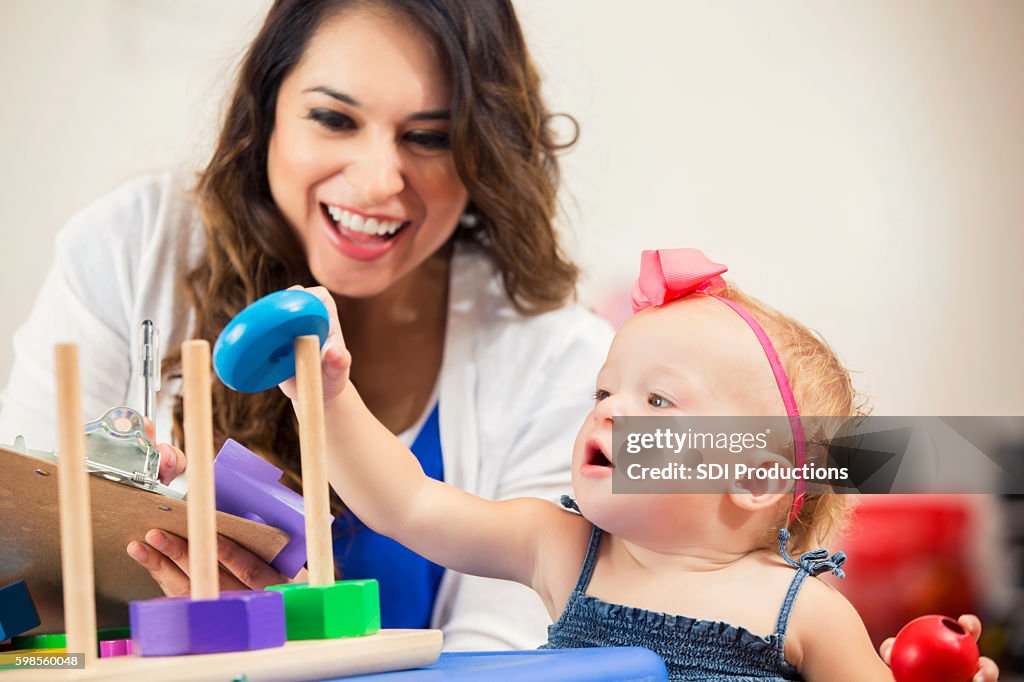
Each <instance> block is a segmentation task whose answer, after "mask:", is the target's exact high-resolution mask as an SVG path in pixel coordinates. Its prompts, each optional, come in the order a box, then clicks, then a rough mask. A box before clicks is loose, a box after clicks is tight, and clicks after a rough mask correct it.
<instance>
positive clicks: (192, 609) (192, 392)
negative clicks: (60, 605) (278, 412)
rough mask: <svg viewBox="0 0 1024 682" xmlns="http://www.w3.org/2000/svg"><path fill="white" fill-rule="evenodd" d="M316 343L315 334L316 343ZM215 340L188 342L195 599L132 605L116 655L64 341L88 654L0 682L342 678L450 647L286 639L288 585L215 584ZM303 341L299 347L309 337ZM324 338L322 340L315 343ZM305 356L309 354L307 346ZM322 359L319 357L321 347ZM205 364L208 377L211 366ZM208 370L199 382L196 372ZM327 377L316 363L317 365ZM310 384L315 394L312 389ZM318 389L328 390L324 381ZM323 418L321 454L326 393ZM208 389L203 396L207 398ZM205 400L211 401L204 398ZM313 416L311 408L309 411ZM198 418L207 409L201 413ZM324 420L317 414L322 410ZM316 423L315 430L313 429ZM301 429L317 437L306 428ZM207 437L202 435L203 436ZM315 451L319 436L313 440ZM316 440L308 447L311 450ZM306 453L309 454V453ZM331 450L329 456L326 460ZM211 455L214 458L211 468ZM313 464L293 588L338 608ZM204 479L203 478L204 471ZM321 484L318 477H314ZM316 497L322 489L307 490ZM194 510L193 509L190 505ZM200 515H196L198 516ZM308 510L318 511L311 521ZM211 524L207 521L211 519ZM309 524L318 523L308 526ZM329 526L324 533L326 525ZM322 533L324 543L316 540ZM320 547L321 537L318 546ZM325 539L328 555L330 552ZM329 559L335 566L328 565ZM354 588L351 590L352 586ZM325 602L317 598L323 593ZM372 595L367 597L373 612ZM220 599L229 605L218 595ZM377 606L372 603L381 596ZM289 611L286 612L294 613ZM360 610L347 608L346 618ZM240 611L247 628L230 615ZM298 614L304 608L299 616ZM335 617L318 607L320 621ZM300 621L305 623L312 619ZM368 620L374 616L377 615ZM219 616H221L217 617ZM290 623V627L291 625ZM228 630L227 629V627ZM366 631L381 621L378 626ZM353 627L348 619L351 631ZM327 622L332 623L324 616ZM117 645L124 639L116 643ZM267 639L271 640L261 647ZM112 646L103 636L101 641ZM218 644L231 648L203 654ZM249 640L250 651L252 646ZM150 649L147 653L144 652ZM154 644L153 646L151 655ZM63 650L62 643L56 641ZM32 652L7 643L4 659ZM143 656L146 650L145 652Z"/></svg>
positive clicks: (68, 445) (72, 633) (71, 361)
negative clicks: (102, 606)
mask: <svg viewBox="0 0 1024 682" xmlns="http://www.w3.org/2000/svg"><path fill="white" fill-rule="evenodd" d="M313 341H314V344H316V339H314V340H313ZM205 345H206V344H205V343H203V342H200V343H199V344H194V345H190V346H189V347H188V348H187V349H185V350H183V362H184V366H185V373H186V376H187V378H186V388H185V410H186V417H185V432H186V447H187V448H188V452H189V455H190V458H189V484H190V493H189V500H188V513H189V543H190V569H191V577H192V593H191V595H190V597H188V598H185V597H178V598H170V599H161V600H152V601H150V602H135V603H133V604H132V605H131V609H130V613H131V616H132V620H133V624H132V633H131V634H132V642H133V647H134V649H135V652H134V654H133V655H119V656H116V657H112V658H106V657H105V658H102V659H101V658H100V657H99V656H98V652H97V647H96V643H97V632H96V603H95V591H94V584H95V583H94V576H93V562H92V523H91V518H90V517H91V513H90V506H89V487H88V481H87V473H86V465H85V441H84V434H83V432H82V427H81V425H82V423H83V421H82V410H81V386H80V384H79V372H78V352H77V348H76V347H75V346H73V345H63V346H58V347H57V349H56V359H57V361H56V368H57V398H58V401H57V413H58V428H59V432H60V439H59V442H60V449H59V453H60V454H59V465H58V481H57V482H58V490H59V502H60V529H61V562H62V567H63V580H64V585H63V592H64V615H65V630H66V636H65V643H66V645H67V647H66V650H65V651H66V652H68V653H69V654H71V653H74V654H77V655H78V656H79V660H80V661H81V662H82V663H83V664H84V667H82V668H78V669H65V670H54V669H35V668H15V669H9V670H0V682H15V681H20V680H27V681H43V680H45V681H46V682H60V681H64V680H68V681H71V680H75V681H82V682H95V681H98V680H104V681H105V682H129V681H131V682H137V681H138V680H140V679H144V680H146V682H172V681H173V682H188V681H203V682H206V681H208V682H214V681H218V682H222V681H223V680H234V679H246V680H248V682H260V681H261V680H276V681H282V682H284V681H290V680H296V681H298V680H316V679H333V678H336V677H339V676H348V675H359V674H367V673H376V672H387V671H392V670H403V669H407V668H417V667H423V666H428V665H430V664H432V663H433V662H434V661H435V660H437V657H438V654H439V653H440V651H441V639H442V638H441V633H440V632H439V631H437V630H382V631H379V632H376V634H371V635H368V636H364V637H345V638H340V639H322V640H308V641H288V642H284V637H283V633H284V631H285V628H286V625H285V622H286V621H285V616H284V610H283V609H282V608H281V607H282V605H283V602H287V600H288V597H287V596H283V595H287V593H288V590H284V591H272V590H268V591H266V592H246V593H242V594H244V595H245V596H243V597H238V598H236V597H234V596H233V593H230V592H227V593H218V590H217V586H218V583H217V578H218V575H217V564H216V544H215V543H216V529H215V527H214V524H213V523H212V522H211V521H209V520H204V518H203V516H204V515H205V516H209V517H210V518H212V513H213V512H212V510H213V490H214V488H213V481H212V480H211V476H210V474H211V470H212V452H213V447H212V445H213V444H212V425H211V422H210V418H209V417H210V410H209V407H210V391H209V378H208V377H209V369H208V368H209V350H208V347H206V348H204V346H205ZM301 345H303V344H300V346H301ZM318 349H319V345H318V344H316V350H318ZM299 355H300V356H303V357H305V356H308V355H309V354H308V352H306V351H300V353H299ZM314 355H315V361H316V363H317V364H318V363H319V355H318V354H316V353H315V354H314ZM204 366H205V368H206V377H205V378H204V377H203V376H202V375H203V372H202V370H203V368H204ZM197 376H198V377H199V379H198V380H197V379H196V377H197ZM306 376H307V372H306V371H305V369H303V371H301V372H300V383H301V381H302V378H304V377H306ZM316 377H317V378H319V369H317V371H316ZM304 390H307V393H306V395H307V397H308V396H309V395H313V394H310V393H309V392H308V389H304ZM317 390H318V391H319V390H321V389H319V388H318V389H317ZM314 394H315V395H317V396H318V402H320V403H321V418H320V422H319V429H320V434H321V437H320V442H319V451H320V453H321V455H322V454H323V437H322V434H323V420H322V398H321V397H320V394H319V393H314ZM204 395H205V398H204ZM204 403H205V404H204ZM304 414H305V413H304ZM197 415H198V416H197ZM313 419H314V420H315V416H314V417H313ZM308 428H309V427H308V424H307V429H308ZM300 437H302V438H304V439H305V438H307V437H309V436H308V434H307V433H306V430H304V431H303V432H302V433H300ZM204 443H205V444H204ZM316 448H317V445H316V444H315V443H314V445H313V449H314V451H315V449H316ZM307 451H308V444H304V445H303V452H304V453H306V452H307ZM304 457H305V455H304ZM321 459H322V458H321ZM204 464H205V465H204ZM315 467H316V465H315V464H311V465H310V468H309V469H305V468H304V471H305V472H306V481H307V486H306V487H307V488H310V489H311V488H313V487H314V486H310V485H309V482H311V481H316V482H318V483H319V482H323V493H324V495H323V496H322V497H323V501H322V502H320V503H317V502H315V501H314V502H309V501H307V507H308V508H309V509H312V507H313V505H314V504H319V505H320V506H319V509H320V511H319V512H313V513H309V509H307V515H306V517H307V527H306V528H307V532H306V535H307V542H308V543H310V547H309V548H308V549H307V554H308V555H309V556H310V557H311V558H310V561H309V569H310V574H311V578H310V586H309V587H307V588H306V589H308V590H309V592H305V590H303V589H296V590H294V594H295V595H302V594H304V593H305V594H307V595H309V594H314V593H315V592H316V591H317V590H319V594H320V595H323V598H322V599H320V600H319V603H321V604H322V605H323V606H322V608H323V609H326V610H330V609H333V608H336V604H338V603H348V602H346V600H345V599H337V598H334V596H333V595H335V594H336V593H335V592H334V589H342V588H335V587H334V585H333V581H332V580H331V578H332V577H333V576H332V575H331V574H330V572H329V571H330V563H329V558H330V536H329V531H330V528H329V525H328V524H329V518H330V517H329V514H327V496H326V492H327V489H326V478H325V477H324V476H323V470H322V469H321V470H320V474H318V476H319V477H318V478H313V477H312V476H310V472H313V471H315ZM204 479H205V480H204ZM315 488H316V490H317V491H319V490H320V485H319V484H318V485H317V486H315ZM310 494H311V495H312V496H314V497H315V496H316V495H317V494H319V493H318V492H317V493H310ZM193 507H195V508H193ZM193 516H194V517H195V518H196V521H195V522H194V523H193ZM311 517H316V520H313V521H312V522H310V519H311ZM204 524H205V525H204ZM311 527H312V531H311V530H310V528H311ZM325 530H326V531H327V535H326V542H325V540H324V532H323V531H325ZM314 539H315V540H314ZM313 545H318V546H313ZM325 547H326V552H325ZM325 562H327V563H325ZM349 589H351V588H349ZM314 600H316V595H314ZM369 601H370V600H364V602H362V604H363V605H364V608H365V610H366V611H369V610H371V609H370V608H369V606H367V604H368V602H369ZM221 602H223V603H221ZM373 603H374V605H376V602H375V600H373ZM275 605H276V606H275ZM291 617H292V616H289V618H291ZM351 617H352V616H351V615H350V616H349V618H351ZM236 618H237V619H240V620H241V622H242V625H241V626H239V625H237V624H235V623H233V622H232V619H236ZM296 618H298V617H296ZM326 618H328V616H325V615H323V614H322V613H321V614H316V615H315V618H313V620H315V621H319V620H321V619H326ZM307 620H308V618H307V619H305V620H304V619H302V618H298V621H297V622H303V623H304V622H307ZM363 620H365V621H368V622H370V624H371V625H372V617H365V618H363ZM215 623H216V625H215ZM288 627H289V628H290V627H291V626H290V625H289V626H288ZM218 628H219V629H218ZM363 629H364V630H376V629H377V626H374V627H365V626H364V628H363ZM354 630H355V628H349V632H354ZM319 631H323V632H325V633H327V636H332V635H330V632H332V630H331V628H330V627H328V626H327V625H326V624H325V626H324V627H322V628H320V629H319ZM159 637H165V638H167V639H168V640H169V641H170V642H171V644H170V645H168V648H172V649H173V650H175V651H178V652H181V653H188V652H191V655H175V656H157V655H153V653H154V651H155V650H158V649H155V648H158V647H159V646H163V645H161V644H160V643H159V642H158V641H156V640H157V638H159ZM207 638H208V639H209V642H207V641H205V640H206V639H207ZM271 640H273V641H276V642H278V643H282V642H283V646H268V645H267V643H268V642H269V641H271ZM112 642H116V640H112ZM259 646H267V648H256V647H259ZM101 647H103V644H101ZM105 648H106V649H108V652H107V653H112V652H114V651H116V650H118V649H120V651H119V652H118V653H124V649H125V646H124V644H123V642H122V643H121V644H120V645H118V644H115V643H110V644H108V645H107V646H106V647H105ZM214 648H216V649H217V650H219V651H224V650H225V649H234V650H232V651H225V652H223V653H202V652H204V651H209V650H211V649H214ZM246 649H248V650H246ZM140 650H141V651H140ZM147 650H148V653H147ZM49 652H50V653H52V654H54V655H56V654H58V653H63V652H62V651H61V650H60V649H55V650H49ZM15 653H21V654H25V653H28V652H26V651H18V652H13V651H7V652H4V654H3V655H4V656H8V655H11V654H15ZM140 653H146V654H147V655H145V656H142V655H139V654H140Z"/></svg>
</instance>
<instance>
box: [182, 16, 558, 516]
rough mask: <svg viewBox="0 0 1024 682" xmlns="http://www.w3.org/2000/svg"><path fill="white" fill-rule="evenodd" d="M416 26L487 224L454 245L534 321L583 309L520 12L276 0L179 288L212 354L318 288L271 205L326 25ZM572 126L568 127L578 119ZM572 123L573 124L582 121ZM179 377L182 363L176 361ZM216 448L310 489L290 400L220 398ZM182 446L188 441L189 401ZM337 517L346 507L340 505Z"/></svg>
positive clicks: (251, 53) (474, 203) (226, 394)
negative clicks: (443, 88)
mask: <svg viewBox="0 0 1024 682" xmlns="http://www.w3.org/2000/svg"><path fill="white" fill-rule="evenodd" d="M370 6H372V7H373V8H374V9H375V10H378V11H383V12H385V13H387V14H388V15H391V16H398V17H402V18H404V19H407V20H410V21H412V22H413V23H414V24H415V25H416V26H417V27H419V28H420V29H421V30H422V31H423V32H424V33H425V34H426V35H427V36H428V37H429V39H430V40H432V41H433V43H434V45H435V47H436V49H437V50H438V53H439V54H440V55H441V57H442V59H443V63H444V66H445V68H446V69H447V71H448V73H449V74H450V78H451V86H452V100H451V106H450V110H451V148H452V153H453V155H454V160H455V165H456V168H457V170H458V173H459V175H460V177H461V179H462V181H463V183H464V184H465V185H466V188H467V189H468V191H469V197H470V206H469V210H472V211H473V212H474V213H475V214H476V215H477V216H478V226H477V228H476V229H474V230H464V229H461V228H460V229H459V230H456V232H455V234H454V235H453V237H452V239H459V240H466V239H470V240H474V241H477V242H479V247H480V248H482V249H483V250H484V251H485V252H486V253H487V254H489V256H490V258H491V259H493V261H494V263H495V264H496V266H497V269H498V270H499V271H500V273H501V275H502V280H503V283H504V287H505V290H506V291H507V293H508V297H509V299H510V301H511V302H512V303H513V305H514V306H515V307H516V308H517V309H518V310H519V311H520V312H522V313H524V314H536V313H540V312H543V311H546V310H550V309H553V308H557V307H559V306H561V305H562V304H564V303H565V302H566V301H567V300H569V299H570V298H572V296H573V295H574V291H575V284H576V278H577V274H578V273H577V269H576V267H575V265H574V264H573V263H572V262H571V261H570V260H569V259H568V258H567V257H566V255H565V253H564V252H563V250H562V247H561V245H560V244H559V240H558V237H557V234H556V232H555V230H554V228H553V224H552V221H553V218H554V216H555V212H556V210H557V202H556V192H557V187H558V182H559V168H558V162H557V159H556V156H555V155H556V153H557V152H558V151H561V150H562V149H564V148H566V147H568V146H570V145H572V144H573V143H574V142H575V137H574V138H573V139H572V140H569V141H568V142H567V143H565V144H560V143H559V142H558V141H557V140H556V138H555V134H554V132H553V130H552V126H551V120H552V116H551V115H550V114H549V112H548V111H547V109H546V108H545V106H544V103H543V102H542V100H541V97H540V79H539V77H538V74H537V71H536V69H535V68H534V66H533V63H532V61H531V59H530V56H529V53H528V51H527V48H526V44H525V42H524V40H523V35H522V31H521V29H520V26H519V24H518V21H517V19H516V16H515V12H514V10H513V8H512V5H511V2H510V1H509V0H277V2H275V3H274V5H273V7H271V9H270V12H269V13H268V15H267V18H266V20H265V22H264V24H263V27H262V28H261V29H260V31H259V34H258V35H257V36H256V38H255V39H254V40H253V42H252V44H251V45H250V47H249V49H248V52H247V53H246V55H245V57H244V59H243V61H242V63H241V66H240V69H239V73H238V76H237V81H236V84H235V88H234V92H233V95H232V97H231V100H230V104H229V107H228V110H227V112H226V117H225V120H224V123H223V127H222V129H221V132H220V136H219V139H218V142H217V145H216V148H215V150H214V153H213V157H212V158H211V159H210V162H209V164H208V166H207V167H206V169H205V170H204V171H203V172H201V173H200V177H199V182H198V185H197V187H196V191H195V199H196V203H197V205H198V206H199V210H200V214H201V216H202V219H203V223H204V226H205V231H206V241H207V249H206V253H205V257H204V259H203V260H202V262H200V263H199V264H198V265H197V266H196V267H195V269H193V270H191V271H190V272H188V273H186V274H185V276H184V277H183V279H182V281H181V284H180V287H181V289H182V293H183V295H184V296H186V297H187V300H188V301H189V303H190V305H191V306H192V309H193V311H194V314H195V327H194V329H193V332H192V333H193V337H194V338H202V339H207V340H209V341H210V342H211V343H212V342H213V341H214V340H215V339H216V338H217V336H218V335H219V334H220V332H221V330H223V329H224V327H225V326H226V325H227V324H228V322H229V321H230V320H231V319H232V318H233V317H234V316H235V315H236V314H237V313H238V312H239V311H241V310H242V309H243V308H244V307H246V306H247V305H248V304H250V303H252V302H253V301H255V300H256V299H257V298H260V297H262V296H264V295H266V294H269V293H272V292H274V291H278V290H280V289H284V288H287V287H288V286H291V285H293V284H301V285H304V286H312V285H314V284H316V282H315V281H314V278H313V275H312V274H311V273H310V270H309V267H308V263H307V260H306V257H305V254H304V252H303V247H302V244H301V242H300V241H299V239H298V237H297V236H296V234H295V233H294V231H293V229H292V227H291V226H290V225H289V224H288V222H287V221H286V220H285V218H284V217H283V216H282V215H281V212H280V211H279V210H278V208H277V206H276V205H275V204H274V201H273V199H272V198H271V193H270V187H269V182H268V178H267V149H268V145H269V140H270V135H271V132H272V130H273V124H274V116H275V107H276V103H277V96H278V91H279V89H280V87H281V83H282V81H283V80H284V79H285V78H286V77H287V76H288V75H289V73H291V71H292V70H293V69H294V68H295V66H296V65H297V64H298V63H299V61H300V60H301V59H302V56H303V53H304V51H305V49H306V46H307V45H308V44H309V42H310V40H311V38H312V37H313V35H314V33H315V32H316V30H317V28H318V27H319V26H321V25H322V24H323V23H324V22H325V21H326V20H328V19H331V18H333V17H335V16H336V15H337V14H338V13H339V12H342V11H349V10H351V9H353V8H357V7H370ZM570 120H571V119H570ZM573 123H575V121H573ZM164 366H165V368H166V369H167V371H168V372H169V373H172V374H176V373H178V372H180V366H181V357H180V351H177V350H175V351H174V352H172V353H170V354H169V355H168V357H167V358H166V359H165V362H164ZM213 406H214V407H213V420H214V438H215V442H216V445H217V446H218V447H219V446H220V445H221V444H222V443H223V441H224V440H225V439H226V438H228V437H231V438H234V439H235V440H237V441H239V442H240V443H242V444H244V445H245V446H247V447H248V448H250V449H252V450H254V451H256V452H258V453H260V454H261V455H263V456H264V457H266V458H267V459H268V460H269V461H271V462H272V463H274V464H275V465H277V466H279V467H280V468H281V469H283V470H284V471H285V472H286V479H285V480H286V482H288V483H289V484H290V485H292V486H293V487H295V488H298V486H299V485H301V475H300V471H299V448H298V436H297V427H296V422H295V417H294V415H293V412H292V407H291V403H290V401H288V399H287V398H285V397H284V395H283V394H282V393H281V392H280V391H276V390H271V391H264V392H262V393H257V394H243V393H236V392H235V391H232V390H230V389H228V388H227V387H226V386H224V385H223V384H222V383H220V382H219V381H216V380H215V381H214V387H213ZM174 439H175V441H176V442H178V443H179V444H180V443H181V441H182V411H181V401H180V398H179V399H178V402H177V404H176V407H175V410H174ZM334 506H335V508H336V509H338V508H339V507H338V505H337V503H336V502H335V504H334Z"/></svg>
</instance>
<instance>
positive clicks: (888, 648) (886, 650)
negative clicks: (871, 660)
mask: <svg viewBox="0 0 1024 682" xmlns="http://www.w3.org/2000/svg"><path fill="white" fill-rule="evenodd" d="M957 622H958V623H960V625H961V627H963V629H964V630H967V632H969V633H971V637H974V640H975V641H977V640H978V637H981V621H980V620H978V617H977V616H975V615H972V614H966V615H963V616H960V617H959V618H958V619H957ZM895 641H896V638H895V637H890V638H889V639H887V640H885V641H884V642H882V646H880V647H878V653H879V655H881V657H882V660H883V661H885V664H886V665H889V656H890V655H891V654H892V645H893V642H895ZM998 679H999V666H997V665H996V663H995V661H993V660H992V659H991V658H988V657H986V656H982V657H981V660H980V661H978V674H977V675H975V676H974V682H996V680H998Z"/></svg>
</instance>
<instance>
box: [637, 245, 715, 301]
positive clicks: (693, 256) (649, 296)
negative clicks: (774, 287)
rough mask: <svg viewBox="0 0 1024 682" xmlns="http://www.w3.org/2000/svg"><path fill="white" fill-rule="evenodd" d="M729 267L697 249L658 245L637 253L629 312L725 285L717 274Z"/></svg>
mask: <svg viewBox="0 0 1024 682" xmlns="http://www.w3.org/2000/svg"><path fill="white" fill-rule="evenodd" d="M728 269H729V268H727V267H726V266H724V265H722V264H721V263H716V262H714V261H713V260H711V259H709V258H708V257H707V256H705V255H704V252H702V251H700V250H698V249H658V250H657V251H644V252H643V253H642V254H641V255H640V276H639V277H637V279H636V283H634V284H633V292H632V297H633V312H634V313H637V312H640V311H641V310H644V309H645V308H650V307H651V306H659V305H664V304H666V303H668V302H670V301H674V300H676V299H678V298H682V297H684V296H687V295H689V294H692V293H698V292H700V293H716V292H719V291H722V290H723V289H725V280H723V279H722V278H721V277H720V275H721V274H722V273H723V272H725V271H727V270H728Z"/></svg>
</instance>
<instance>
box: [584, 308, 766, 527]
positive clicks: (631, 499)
mask: <svg viewBox="0 0 1024 682" xmlns="http://www.w3.org/2000/svg"><path fill="white" fill-rule="evenodd" d="M595 388H596V392H595V403H594V409H593V410H591V412H590V414H589V415H587V418H586V420H585V421H584V423H583V426H582V427H581V428H580V431H579V434H578V435H577V437H576V444H575V446H574V448H573V463H572V478H573V490H574V493H575V495H576V499H577V502H578V504H579V506H580V509H581V510H582V511H583V513H584V514H585V515H586V517H587V518H588V519H589V520H590V521H592V522H593V523H595V524H597V525H598V526H600V527H601V528H603V529H605V530H607V531H609V532H611V533H616V530H615V529H618V533H619V534H625V535H632V536H634V537H635V536H636V535H637V533H644V534H647V535H650V534H651V533H656V534H659V535H660V534H662V533H664V534H666V537H676V538H678V537H679V533H680V532H681V531H683V530H685V528H684V526H685V525H686V523H687V519H688V518H690V517H693V516H694V514H695V512H697V511H698V509H697V508H696V507H701V506H703V507H708V509H707V510H706V511H713V509H714V508H715V507H716V506H717V505H718V504H720V499H719V498H721V497H722V496H720V495H692V494H691V495H625V494H620V495H612V484H611V479H612V469H613V468H614V466H615V463H614V462H613V461H611V458H612V456H613V454H612V453H613V450H612V417H613V416H630V417H632V416H695V415H707V416H715V415H726V416H748V415H785V414H786V411H785V407H784V406H783V404H782V398H781V397H780V396H779V391H778V388H777V386H776V384H775V377H774V376H773V375H772V371H771V367H770V366H769V364H768V360H767V359H766V358H765V355H764V351H763V350H762V349H761V345H760V343H759V342H758V340H757V337H756V336H755V335H754V333H753V331H751V329H750V327H749V326H747V323H746V322H744V321H743V319H742V318H741V317H740V316H739V315H737V314H736V313H735V312H734V311H733V310H731V309H729V307H728V306H726V305H725V304H724V303H722V302H721V301H718V300H715V299H713V298H711V297H709V296H703V295H694V296H690V297H688V298H686V299H683V300H680V301H677V302H675V303H672V304H670V305H668V306H665V307H664V308H659V309H648V310H645V311H643V312H641V313H639V314H637V315H634V316H633V317H632V318H630V319H629V320H627V321H626V323H625V324H624V325H623V326H622V328H621V329H620V330H619V332H618V333H617V334H616V335H615V339H614V340H613V341H612V346H611V349H610V350H609V351H608V358H607V360H606V361H605V364H604V366H603V367H602V368H601V371H600V373H599V374H598V377H597V384H596V386H595Z"/></svg>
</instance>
